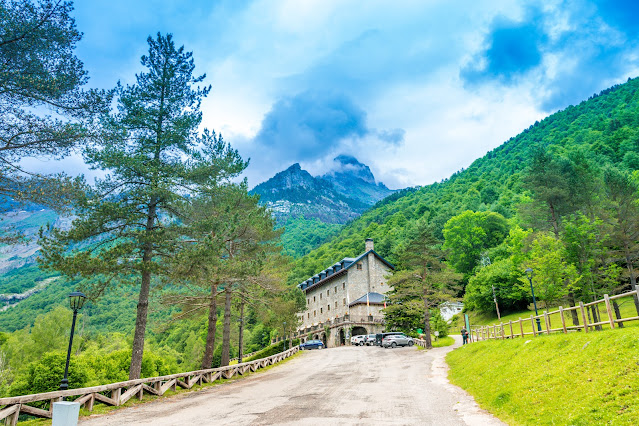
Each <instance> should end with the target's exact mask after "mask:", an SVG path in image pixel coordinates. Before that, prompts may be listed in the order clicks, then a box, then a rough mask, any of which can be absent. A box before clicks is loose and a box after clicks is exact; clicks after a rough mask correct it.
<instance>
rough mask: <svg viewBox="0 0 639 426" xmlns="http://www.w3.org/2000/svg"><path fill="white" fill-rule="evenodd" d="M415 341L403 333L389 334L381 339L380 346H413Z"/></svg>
mask: <svg viewBox="0 0 639 426" xmlns="http://www.w3.org/2000/svg"><path fill="white" fill-rule="evenodd" d="M414 344H415V342H414V341H413V338H412V337H408V336H406V335H404V334H391V335H389V336H386V337H384V340H382V346H383V347H385V348H394V347H397V346H413V345H414Z"/></svg>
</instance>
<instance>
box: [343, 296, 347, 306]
mask: <svg viewBox="0 0 639 426" xmlns="http://www.w3.org/2000/svg"><path fill="white" fill-rule="evenodd" d="M343 303H344V306H346V298H344V301H343Z"/></svg>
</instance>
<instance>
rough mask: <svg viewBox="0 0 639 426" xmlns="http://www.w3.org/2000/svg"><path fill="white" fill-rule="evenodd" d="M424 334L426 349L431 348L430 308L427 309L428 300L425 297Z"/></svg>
mask: <svg viewBox="0 0 639 426" xmlns="http://www.w3.org/2000/svg"><path fill="white" fill-rule="evenodd" d="M424 335H425V336H424V339H425V340H426V349H432V348H433V342H432V341H431V339H430V310H428V300H427V299H426V297H424Z"/></svg>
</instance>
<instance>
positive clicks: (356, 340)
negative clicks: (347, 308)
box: [351, 334, 366, 346]
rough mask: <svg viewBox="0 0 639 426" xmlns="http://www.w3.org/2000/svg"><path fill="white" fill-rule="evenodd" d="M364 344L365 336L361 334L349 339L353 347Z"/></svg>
mask: <svg viewBox="0 0 639 426" xmlns="http://www.w3.org/2000/svg"><path fill="white" fill-rule="evenodd" d="M365 344H366V335H365V334H361V335H358V336H353V337H351V345H354V346H364V345H365Z"/></svg>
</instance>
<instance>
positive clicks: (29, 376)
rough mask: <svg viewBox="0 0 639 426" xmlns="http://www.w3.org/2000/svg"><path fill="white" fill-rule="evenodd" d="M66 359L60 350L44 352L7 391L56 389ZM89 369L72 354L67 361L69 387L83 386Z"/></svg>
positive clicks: (27, 391)
mask: <svg viewBox="0 0 639 426" xmlns="http://www.w3.org/2000/svg"><path fill="white" fill-rule="evenodd" d="M66 359H67V356H66V354H65V353H62V352H49V353H46V354H44V355H43V356H42V358H41V359H40V360H38V361H34V362H32V363H31V364H29V367H28V368H27V371H26V375H24V376H22V377H19V378H18V379H17V380H16V381H15V382H14V383H13V384H12V385H11V388H10V390H9V393H10V394H11V395H12V396H15V395H28V394H32V393H43V392H52V391H56V390H58V389H59V388H60V381H61V380H62V378H63V377H64V367H65V365H66ZM89 370H90V369H89V367H88V366H87V364H86V363H85V362H84V361H83V360H81V359H79V358H78V357H73V356H72V357H71V360H70V362H69V374H68V380H69V389H76V388H82V387H85V386H86V383H87V380H88V377H89V373H90V372H89Z"/></svg>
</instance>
